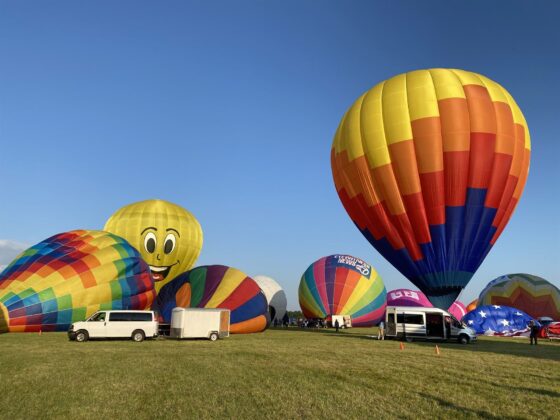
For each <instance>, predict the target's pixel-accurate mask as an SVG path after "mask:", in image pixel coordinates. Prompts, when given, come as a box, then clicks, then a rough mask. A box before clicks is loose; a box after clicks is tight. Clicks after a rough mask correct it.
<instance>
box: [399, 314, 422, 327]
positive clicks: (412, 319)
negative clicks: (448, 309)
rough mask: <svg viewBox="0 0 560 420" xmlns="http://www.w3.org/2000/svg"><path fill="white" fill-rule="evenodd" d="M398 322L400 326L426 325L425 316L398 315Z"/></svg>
mask: <svg viewBox="0 0 560 420" xmlns="http://www.w3.org/2000/svg"><path fill="white" fill-rule="evenodd" d="M397 322H398V323H399V324H417V325H424V316H423V315H422V314H397Z"/></svg>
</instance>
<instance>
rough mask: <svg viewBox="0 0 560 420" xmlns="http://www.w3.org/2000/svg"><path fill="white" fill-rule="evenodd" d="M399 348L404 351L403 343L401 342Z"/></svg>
mask: <svg viewBox="0 0 560 420" xmlns="http://www.w3.org/2000/svg"><path fill="white" fill-rule="evenodd" d="M399 348H400V349H401V350H404V343H403V342H402V341H401V344H400V346H399Z"/></svg>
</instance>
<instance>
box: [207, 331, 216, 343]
mask: <svg viewBox="0 0 560 420" xmlns="http://www.w3.org/2000/svg"><path fill="white" fill-rule="evenodd" d="M208 338H209V339H210V341H216V340H217V339H218V334H217V333H215V332H213V333H212V334H210V337H208Z"/></svg>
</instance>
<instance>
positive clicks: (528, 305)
mask: <svg viewBox="0 0 560 420" xmlns="http://www.w3.org/2000/svg"><path fill="white" fill-rule="evenodd" d="M482 305H507V306H512V307H514V308H518V309H521V310H522V311H525V312H526V313H527V314H529V315H530V316H532V317H533V318H539V317H541V316H549V317H552V318H553V319H560V289H558V288H557V287H556V286H554V285H553V284H552V283H550V282H549V281H547V280H545V279H543V278H541V277H538V276H533V275H531V274H508V275H505V276H501V277H498V278H497V279H494V280H492V281H491V282H490V283H488V285H487V286H486V287H485V288H484V290H483V291H482V292H480V295H479V297H478V306H482Z"/></svg>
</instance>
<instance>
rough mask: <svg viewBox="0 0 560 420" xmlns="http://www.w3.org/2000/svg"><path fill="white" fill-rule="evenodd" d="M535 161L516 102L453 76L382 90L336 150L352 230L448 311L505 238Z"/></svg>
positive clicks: (422, 73) (411, 79)
mask: <svg viewBox="0 0 560 420" xmlns="http://www.w3.org/2000/svg"><path fill="white" fill-rule="evenodd" d="M529 158H530V138H529V130H528V128H527V123H526V121H525V118H524V117H523V114H522V112H521V110H520V109H519V107H518V106H517V104H516V103H515V101H514V99H513V98H512V96H511V95H510V94H509V93H508V92H507V91H506V90H505V89H504V88H503V87H502V86H500V85H499V84H498V83H496V82H494V81H492V80H490V79H488V78H487V77H485V76H482V75H479V74H476V73H471V72H468V71H463V70H450V69H430V70H419V71H413V72H410V73H406V74H401V75H398V76H395V77H393V78H391V79H389V80H386V81H384V82H381V83H379V84H378V85H377V86H375V87H374V88H373V89H371V90H370V91H368V92H366V93H365V94H363V95H362V96H361V97H360V98H359V99H358V100H357V101H356V102H355V103H354V105H352V106H351V107H350V109H349V110H348V111H347V112H346V114H345V115H344V117H343V119H342V121H341V122H340V125H339V127H338V130H337V132H336V135H335V138H334V141H333V145H332V150H331V166H332V171H333V178H334V183H335V186H336V189H337V192H338V195H339V197H340V199H341V201H342V204H343V205H344V207H345V209H346V211H347V212H348V215H349V216H350V218H351V219H352V221H353V222H354V224H355V225H356V226H357V227H358V229H359V230H360V231H361V232H362V234H363V235H364V236H365V237H366V239H367V240H368V241H369V242H370V243H371V244H372V245H373V247H375V249H377V251H379V253H380V254H381V255H383V256H384V257H385V258H386V259H387V260H388V261H389V262H390V263H391V264H392V265H393V266H394V267H395V268H397V269H398V270H399V271H400V272H401V273H402V274H403V275H404V276H405V277H407V278H408V279H409V280H410V281H411V282H412V283H413V284H415V285H416V286H417V287H418V288H419V289H420V290H421V291H423V292H424V293H425V294H426V296H427V297H428V299H430V301H431V302H432V303H433V304H434V305H435V306H437V307H439V308H442V309H446V308H448V307H449V306H450V305H451V304H452V303H453V301H455V299H456V298H457V296H458V295H459V293H460V292H461V290H462V289H463V288H464V287H465V286H466V285H467V283H468V282H469V280H470V279H471V277H472V276H473V274H474V272H475V271H476V270H477V268H478V267H479V266H480V264H481V263H482V261H483V260H484V258H485V257H486V255H487V254H488V252H489V251H490V249H491V248H492V246H493V245H494V243H495V242H496V240H497V239H498V237H499V236H500V234H501V233H502V231H503V229H504V227H505V226H506V224H507V222H508V220H509V219H510V217H511V215H512V213H513V211H514V209H515V207H516V205H517V203H518V201H519V199H520V197H521V193H522V191H523V188H524V186H525V181H526V179H527V174H528V171H529Z"/></svg>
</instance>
